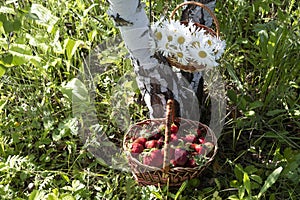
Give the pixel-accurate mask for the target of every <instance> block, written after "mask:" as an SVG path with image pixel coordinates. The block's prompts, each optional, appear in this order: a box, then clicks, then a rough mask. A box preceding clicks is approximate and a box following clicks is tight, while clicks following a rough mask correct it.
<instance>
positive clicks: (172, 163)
mask: <svg viewBox="0 0 300 200" xmlns="http://www.w3.org/2000/svg"><path fill="white" fill-rule="evenodd" d="M170 163H171V165H172V166H173V167H176V166H177V162H176V161H175V160H174V159H172V160H170Z"/></svg>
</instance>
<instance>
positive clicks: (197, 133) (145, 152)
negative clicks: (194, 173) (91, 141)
mask: <svg viewBox="0 0 300 200" xmlns="http://www.w3.org/2000/svg"><path fill="white" fill-rule="evenodd" d="M164 135H165V126H164V125H161V126H160V127H159V128H157V130H154V131H149V130H144V129H143V130H142V131H140V133H139V136H135V137H131V138H127V139H128V147H129V149H130V152H131V155H132V156H133V157H135V158H136V159H138V160H139V161H140V162H142V163H143V164H145V165H148V166H154V167H158V168H162V165H163V157H164V150H163V148H164V141H165V136H164ZM205 136H206V132H205V129H200V128H197V129H190V130H181V129H180V130H179V127H178V126H177V125H176V124H174V123H173V124H172V125H171V135H170V142H169V144H170V149H169V157H170V166H171V167H192V168H193V167H197V166H201V165H203V164H204V163H205V162H206V160H207V155H208V154H209V153H210V152H211V150H212V149H213V148H214V145H213V143H212V142H210V141H206V139H205Z"/></svg>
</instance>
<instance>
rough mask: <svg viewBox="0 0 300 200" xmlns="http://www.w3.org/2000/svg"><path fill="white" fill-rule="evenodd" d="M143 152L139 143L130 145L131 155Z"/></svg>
mask: <svg viewBox="0 0 300 200" xmlns="http://www.w3.org/2000/svg"><path fill="white" fill-rule="evenodd" d="M143 151H144V146H143V145H141V144H139V143H132V146H131V153H134V154H138V153H142V152H143Z"/></svg>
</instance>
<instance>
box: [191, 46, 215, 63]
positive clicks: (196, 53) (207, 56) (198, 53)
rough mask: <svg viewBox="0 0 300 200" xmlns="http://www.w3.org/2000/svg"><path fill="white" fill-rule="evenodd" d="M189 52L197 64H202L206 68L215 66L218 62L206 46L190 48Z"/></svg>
mask: <svg viewBox="0 0 300 200" xmlns="http://www.w3.org/2000/svg"><path fill="white" fill-rule="evenodd" d="M189 53H190V55H191V57H192V59H193V60H195V61H196V62H197V63H198V64H199V65H204V66H206V67H207V68H211V67H216V66H217V65H218V63H217V62H216V61H215V57H214V55H213V52H212V51H210V50H208V49H206V48H201V47H200V48H194V47H192V48H190V49H189Z"/></svg>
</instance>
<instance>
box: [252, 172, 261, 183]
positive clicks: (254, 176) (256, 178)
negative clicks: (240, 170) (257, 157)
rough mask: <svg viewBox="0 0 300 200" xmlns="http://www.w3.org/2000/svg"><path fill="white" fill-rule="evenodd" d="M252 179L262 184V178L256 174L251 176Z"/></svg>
mask: <svg viewBox="0 0 300 200" xmlns="http://www.w3.org/2000/svg"><path fill="white" fill-rule="evenodd" d="M250 179H252V180H254V181H255V182H257V183H259V184H262V179H261V177H260V176H257V175H255V174H252V175H250Z"/></svg>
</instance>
